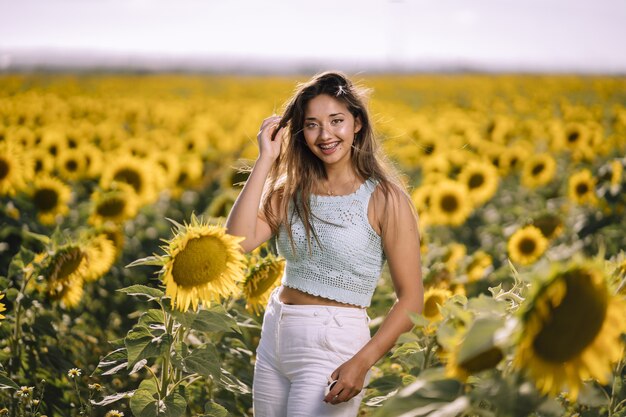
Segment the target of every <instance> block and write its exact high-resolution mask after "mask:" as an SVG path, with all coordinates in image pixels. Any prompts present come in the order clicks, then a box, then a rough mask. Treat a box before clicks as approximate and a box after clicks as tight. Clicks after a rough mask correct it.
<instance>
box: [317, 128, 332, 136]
mask: <svg viewBox="0 0 626 417" xmlns="http://www.w3.org/2000/svg"><path fill="white" fill-rule="evenodd" d="M319 136H320V138H322V139H324V138H329V137H331V136H332V135H331V133H330V126H326V125H321V126H320V134H319Z"/></svg>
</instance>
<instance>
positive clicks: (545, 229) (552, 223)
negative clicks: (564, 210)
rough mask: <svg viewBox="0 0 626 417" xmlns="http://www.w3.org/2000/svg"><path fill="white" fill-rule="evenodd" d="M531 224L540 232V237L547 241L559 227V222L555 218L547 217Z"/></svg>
mask: <svg viewBox="0 0 626 417" xmlns="http://www.w3.org/2000/svg"><path fill="white" fill-rule="evenodd" d="M533 224H534V225H535V226H536V227H538V228H539V230H541V234H542V235H544V236H545V237H547V238H548V239H549V238H551V237H552V235H553V234H554V233H555V232H556V229H557V228H558V227H559V226H560V225H561V222H560V221H559V219H558V218H557V217H555V216H548V217H542V218H539V219H536V220H535V221H534V222H533Z"/></svg>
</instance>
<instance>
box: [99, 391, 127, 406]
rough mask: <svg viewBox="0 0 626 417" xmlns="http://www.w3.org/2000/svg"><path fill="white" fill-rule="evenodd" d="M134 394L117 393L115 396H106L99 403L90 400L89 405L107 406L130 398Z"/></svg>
mask: <svg viewBox="0 0 626 417" xmlns="http://www.w3.org/2000/svg"><path fill="white" fill-rule="evenodd" d="M134 393H135V391H126V392H118V393H116V394H112V395H107V396H106V397H104V398H103V399H101V400H100V401H94V400H91V403H92V404H93V405H99V406H103V405H109V404H113V403H114V402H116V401H119V400H121V399H124V398H131V397H132V396H133V394H134Z"/></svg>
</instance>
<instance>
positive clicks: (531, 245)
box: [518, 237, 537, 255]
mask: <svg viewBox="0 0 626 417" xmlns="http://www.w3.org/2000/svg"><path fill="white" fill-rule="evenodd" d="M518 247H519V251H520V252H522V253H523V254H524V255H531V254H533V253H535V249H537V242H535V239H531V238H528V237H525V238H523V239H522V240H520V242H519V246H518Z"/></svg>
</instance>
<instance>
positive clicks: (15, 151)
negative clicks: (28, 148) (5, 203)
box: [0, 141, 28, 196]
mask: <svg viewBox="0 0 626 417" xmlns="http://www.w3.org/2000/svg"><path fill="white" fill-rule="evenodd" d="M27 176H28V173H27V170H26V167H25V166H24V162H23V154H22V152H21V148H20V147H19V146H17V145H15V144H13V143H12V142H7V141H4V142H0V195H9V196H12V195H15V193H16V192H17V191H19V190H22V189H24V188H25V186H26V181H25V178H26V177H27Z"/></svg>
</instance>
